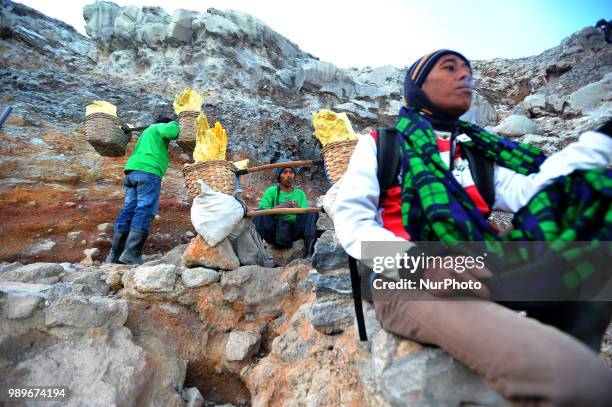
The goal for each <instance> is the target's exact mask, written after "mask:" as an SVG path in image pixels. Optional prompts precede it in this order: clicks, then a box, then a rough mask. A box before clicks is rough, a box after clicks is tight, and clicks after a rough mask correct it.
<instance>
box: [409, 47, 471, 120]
mask: <svg viewBox="0 0 612 407" xmlns="http://www.w3.org/2000/svg"><path fill="white" fill-rule="evenodd" d="M421 89H422V90H423V92H425V94H426V95H427V97H429V100H431V102H432V103H433V104H434V105H435V106H436V107H437V108H438V109H440V110H442V111H443V112H445V113H447V114H449V115H452V116H457V117H459V116H461V115H462V114H463V113H465V112H467V111H468V110H469V108H470V106H471V104H472V73H471V72H470V68H469V67H468V65H467V63H466V62H465V61H464V60H463V59H461V58H459V57H458V56H456V55H452V54H449V55H444V56H443V57H442V58H440V59H439V60H438V61H437V62H436V64H435V65H434V67H433V68H432V69H431V71H430V72H429V75H427V78H426V79H425V82H424V83H423V86H422V87H421Z"/></svg>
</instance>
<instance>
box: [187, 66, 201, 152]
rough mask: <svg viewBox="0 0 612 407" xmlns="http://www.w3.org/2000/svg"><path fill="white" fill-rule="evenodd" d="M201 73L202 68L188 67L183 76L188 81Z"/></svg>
mask: <svg viewBox="0 0 612 407" xmlns="http://www.w3.org/2000/svg"><path fill="white" fill-rule="evenodd" d="M201 73H202V71H201V70H200V68H198V67H197V66H195V65H188V66H184V67H183V75H185V77H186V78H187V79H193V78H197V77H198V76H200V74H201ZM189 161H190V159H189V156H187V159H186V160H185V162H189Z"/></svg>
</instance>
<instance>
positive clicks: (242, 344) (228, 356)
mask: <svg viewBox="0 0 612 407" xmlns="http://www.w3.org/2000/svg"><path fill="white" fill-rule="evenodd" d="M260 343H261V336H260V335H259V334H258V333H256V332H247V331H232V332H231V333H230V334H229V338H228V339H227V343H226V344H225V360H226V361H228V362H236V361H242V360H245V359H248V358H250V357H252V356H253V355H255V354H257V352H259V345H260Z"/></svg>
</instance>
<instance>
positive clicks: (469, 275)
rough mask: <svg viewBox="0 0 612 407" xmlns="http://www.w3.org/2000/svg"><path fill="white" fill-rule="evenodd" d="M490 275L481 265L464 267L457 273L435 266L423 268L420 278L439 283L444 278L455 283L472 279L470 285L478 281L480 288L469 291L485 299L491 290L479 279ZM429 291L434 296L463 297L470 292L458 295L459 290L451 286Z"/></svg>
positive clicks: (489, 295)
mask: <svg viewBox="0 0 612 407" xmlns="http://www.w3.org/2000/svg"><path fill="white" fill-rule="evenodd" d="M492 275H493V274H492V273H491V271H489V270H488V269H487V268H485V267H482V268H477V267H473V268H470V269H466V270H465V271H463V272H461V273H458V272H456V271H455V270H453V269H446V268H437V267H435V268H430V269H427V270H425V272H424V273H423V277H422V279H424V280H429V281H430V282H440V283H443V282H444V280H445V279H453V280H455V281H456V282H457V283H462V282H466V283H469V282H470V281H472V282H473V283H472V285H473V284H474V283H476V282H480V283H481V288H480V289H472V290H471V293H472V294H473V295H475V296H476V297H478V298H481V299H484V300H486V299H490V298H491V292H490V291H489V289H488V288H487V286H486V285H485V284H484V283H483V282H481V281H480V280H481V279H483V278H486V277H491V276H492ZM430 293H431V294H433V295H435V296H440V297H451V296H461V297H465V296H468V295H469V293H470V292H466V293H465V294H463V295H460V292H459V291H456V290H453V289H452V288H447V289H443V288H442V289H437V290H430Z"/></svg>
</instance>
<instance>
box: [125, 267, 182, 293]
mask: <svg viewBox="0 0 612 407" xmlns="http://www.w3.org/2000/svg"><path fill="white" fill-rule="evenodd" d="M175 281H176V266H175V265H174V264H158V265H156V266H140V267H138V268H137V269H136V270H135V271H134V286H135V288H136V290H138V291H139V292H141V293H155V292H162V293H168V292H172V291H174V283H175Z"/></svg>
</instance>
